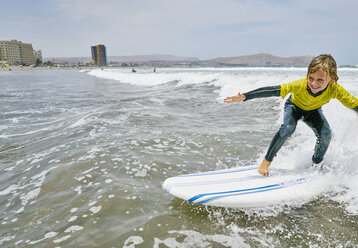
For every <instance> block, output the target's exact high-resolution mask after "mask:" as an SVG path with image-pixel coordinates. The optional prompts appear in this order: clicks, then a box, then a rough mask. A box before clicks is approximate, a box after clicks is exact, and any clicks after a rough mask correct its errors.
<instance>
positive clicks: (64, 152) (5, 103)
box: [0, 68, 358, 247]
mask: <svg viewBox="0 0 358 248" xmlns="http://www.w3.org/2000/svg"><path fill="white" fill-rule="evenodd" d="M305 74H306V69H303V68H230V69H218V68H216V69H215V68H202V69H200V68H199V69H182V68H169V69H164V68H159V69H157V72H156V73H153V72H152V69H140V68H138V70H137V73H132V72H130V69H104V70H100V69H93V70H82V71H78V70H67V71H61V70H42V71H35V70H34V71H6V72H4V71H3V72H0V87H1V91H0V108H1V111H0V171H1V172H0V227H1V228H0V246H1V247H358V236H357V233H358V162H357V161H358V146H357V140H358V128H357V127H358V115H357V113H356V112H354V111H352V110H350V109H348V108H346V107H344V106H343V105H342V104H341V103H340V102H338V101H337V100H332V101H331V102H330V103H329V104H327V105H325V106H324V107H323V112H324V114H325V116H326V118H327V120H328V122H329V123H330V126H331V129H332V132H333V138H332V141H331V144H330V147H329V149H328V152H327V154H326V157H325V163H326V164H327V166H328V167H329V168H330V169H331V170H332V172H331V173H329V174H327V175H322V177H321V181H320V183H319V184H317V187H322V190H321V191H320V192H321V193H320V194H318V195H317V194H315V192H316V191H317V190H316V189H315V186H314V187H313V188H312V195H311V196H312V197H311V198H300V199H296V200H294V201H288V202H287V201H286V202H283V203H282V204H278V205H274V206H270V207H265V208H253V209H226V208H219V207H207V206H202V205H196V204H192V203H187V202H184V201H182V200H180V199H177V198H174V197H173V196H171V195H169V194H168V193H167V192H166V191H164V190H163V189H162V187H161V184H162V182H163V181H164V180H165V179H166V178H167V177H170V176H177V175H181V174H184V173H196V172H204V171H210V170H217V169H225V168H233V167H243V166H247V165H258V164H259V163H260V161H261V160H262V158H263V156H264V154H265V152H266V150H267V147H268V145H269V143H270V141H271V139H272V137H273V135H274V134H275V132H276V131H277V130H278V128H279V126H280V124H281V121H282V114H283V104H284V100H283V99H281V98H279V97H272V98H264V99H254V100H250V101H247V102H244V103H233V104H226V103H224V102H223V99H224V98H225V97H227V96H232V95H235V94H237V93H238V92H246V91H249V90H252V89H255V88H257V87H262V86H269V85H278V84H282V83H286V82H290V81H293V80H296V79H299V78H302V77H304V76H305ZM338 74H339V77H340V79H339V83H340V84H341V85H342V86H343V87H345V89H347V90H348V91H349V92H351V93H352V94H353V95H355V96H358V70H357V69H343V68H342V69H339V70H338ZM314 144H315V137H314V134H313V132H312V130H310V129H309V127H307V126H306V125H305V124H304V123H302V122H299V124H298V126H297V129H296V132H295V133H294V135H293V136H292V137H291V138H290V139H289V140H288V141H287V142H286V144H285V145H284V146H283V148H282V149H281V150H280V152H279V153H278V155H277V157H276V158H275V160H274V162H273V164H272V167H273V168H283V169H289V170H301V169H304V167H305V166H307V165H309V164H310V161H311V156H312V153H313V149H314ZM306 193H307V192H306Z"/></svg>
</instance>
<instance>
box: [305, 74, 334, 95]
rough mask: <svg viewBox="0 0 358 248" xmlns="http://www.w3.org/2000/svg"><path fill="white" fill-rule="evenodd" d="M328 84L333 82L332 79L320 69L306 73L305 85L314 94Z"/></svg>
mask: <svg viewBox="0 0 358 248" xmlns="http://www.w3.org/2000/svg"><path fill="white" fill-rule="evenodd" d="M330 82H333V79H332V78H331V77H330V76H329V75H328V73H327V72H325V71H324V70H322V69H318V70H317V71H316V72H315V73H308V76H307V85H308V87H309V88H310V90H311V91H312V93H314V94H316V93H318V92H320V91H321V90H324V89H325V88H326V87H327V85H328V84H329V83H330Z"/></svg>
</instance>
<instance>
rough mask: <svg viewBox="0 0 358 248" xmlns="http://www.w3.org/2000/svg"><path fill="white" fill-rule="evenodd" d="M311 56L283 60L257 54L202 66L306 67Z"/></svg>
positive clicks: (230, 58) (221, 60) (209, 61)
mask: <svg viewBox="0 0 358 248" xmlns="http://www.w3.org/2000/svg"><path fill="white" fill-rule="evenodd" d="M312 58H313V56H297V57H289V58H283V57H278V56H274V55H271V54H265V53H259V54H253V55H247V56H237V57H224V58H215V59H210V60H206V61H202V62H201V63H202V64H203V65H205V64H206V65H213V66H278V67H280V66H288V67H291V66H293V67H302V66H304V67H306V66H308V65H309V63H310V62H311V60H312Z"/></svg>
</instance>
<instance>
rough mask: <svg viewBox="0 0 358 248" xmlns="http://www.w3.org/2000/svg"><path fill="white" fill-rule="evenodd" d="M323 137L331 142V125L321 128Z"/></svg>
mask: <svg viewBox="0 0 358 248" xmlns="http://www.w3.org/2000/svg"><path fill="white" fill-rule="evenodd" d="M320 136H321V139H323V140H326V142H329V141H330V140H331V138H332V132H331V129H330V128H329V126H324V127H323V128H322V130H321V134H320Z"/></svg>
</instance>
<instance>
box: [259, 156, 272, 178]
mask: <svg viewBox="0 0 358 248" xmlns="http://www.w3.org/2000/svg"><path fill="white" fill-rule="evenodd" d="M270 165H271V162H270V161H267V160H266V159H264V160H263V161H262V163H261V165H260V167H259V168H258V170H257V172H258V173H259V174H261V175H263V176H268V175H269V171H268V168H269V166H270Z"/></svg>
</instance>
